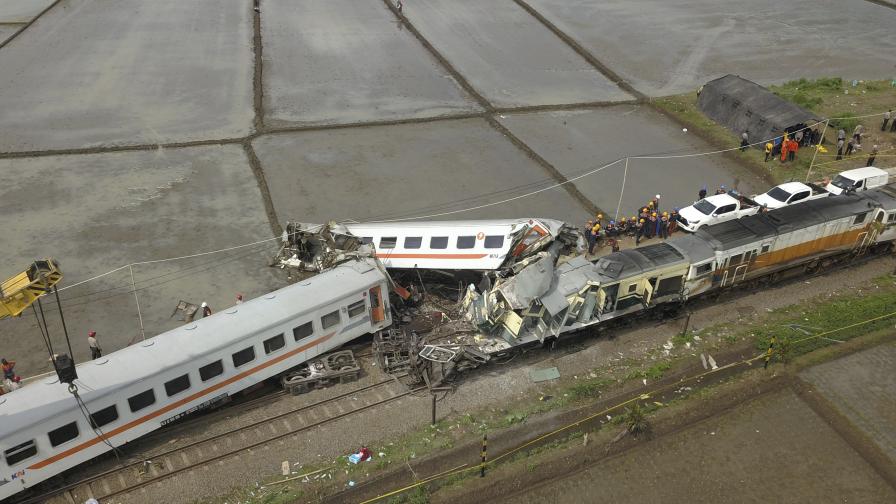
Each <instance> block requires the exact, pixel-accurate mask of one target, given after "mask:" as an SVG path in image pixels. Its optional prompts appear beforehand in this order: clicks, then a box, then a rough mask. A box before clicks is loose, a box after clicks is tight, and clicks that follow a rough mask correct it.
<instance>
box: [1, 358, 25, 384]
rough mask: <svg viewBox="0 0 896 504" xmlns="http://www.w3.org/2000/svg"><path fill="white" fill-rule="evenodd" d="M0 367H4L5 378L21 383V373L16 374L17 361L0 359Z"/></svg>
mask: <svg viewBox="0 0 896 504" xmlns="http://www.w3.org/2000/svg"><path fill="white" fill-rule="evenodd" d="M0 364H2V365H0V368H2V369H3V379H4V380H9V381H11V382H13V383H19V382H20V381H22V379H21V378H20V377H19V375H17V374H16V372H15V368H16V361H8V360H6V359H0Z"/></svg>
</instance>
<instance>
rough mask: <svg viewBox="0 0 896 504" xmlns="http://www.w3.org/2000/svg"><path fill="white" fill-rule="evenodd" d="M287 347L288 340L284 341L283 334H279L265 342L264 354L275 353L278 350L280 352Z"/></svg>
mask: <svg viewBox="0 0 896 504" xmlns="http://www.w3.org/2000/svg"><path fill="white" fill-rule="evenodd" d="M285 346H286V340H285V339H283V335H282V334H278V335H276V336H274V337H273V338H269V339H266V340H264V353H266V354H269V353H274V352H276V351H277V350H280V349H281V348H283V347H285Z"/></svg>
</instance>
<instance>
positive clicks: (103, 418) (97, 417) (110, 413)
mask: <svg viewBox="0 0 896 504" xmlns="http://www.w3.org/2000/svg"><path fill="white" fill-rule="evenodd" d="M116 420H118V408H117V407H116V406H115V405H114V404H113V405H112V406H109V407H108V408H103V409H101V410H97V411H94V412H93V413H91V415H90V427H92V428H94V429H96V428H97V427H102V426H104V425H107V424H110V423H112V422H114V421H116Z"/></svg>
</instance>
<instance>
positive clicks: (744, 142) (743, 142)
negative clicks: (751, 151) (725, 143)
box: [740, 131, 750, 152]
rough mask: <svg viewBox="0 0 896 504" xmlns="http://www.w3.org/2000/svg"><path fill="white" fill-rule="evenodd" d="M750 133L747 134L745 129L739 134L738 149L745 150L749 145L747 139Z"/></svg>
mask: <svg viewBox="0 0 896 504" xmlns="http://www.w3.org/2000/svg"><path fill="white" fill-rule="evenodd" d="M749 138H750V135H748V134H747V132H746V131H744V132H743V133H741V134H740V151H741V152H745V151H746V150H747V147H749V145H750V141H749Z"/></svg>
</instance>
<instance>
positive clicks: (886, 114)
mask: <svg viewBox="0 0 896 504" xmlns="http://www.w3.org/2000/svg"><path fill="white" fill-rule="evenodd" d="M892 113H893V109H890V110H888V111H886V112H884V122H883V123H882V124H881V125H880V130H881V131H887V123H888V122H890V116H891V115H892Z"/></svg>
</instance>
